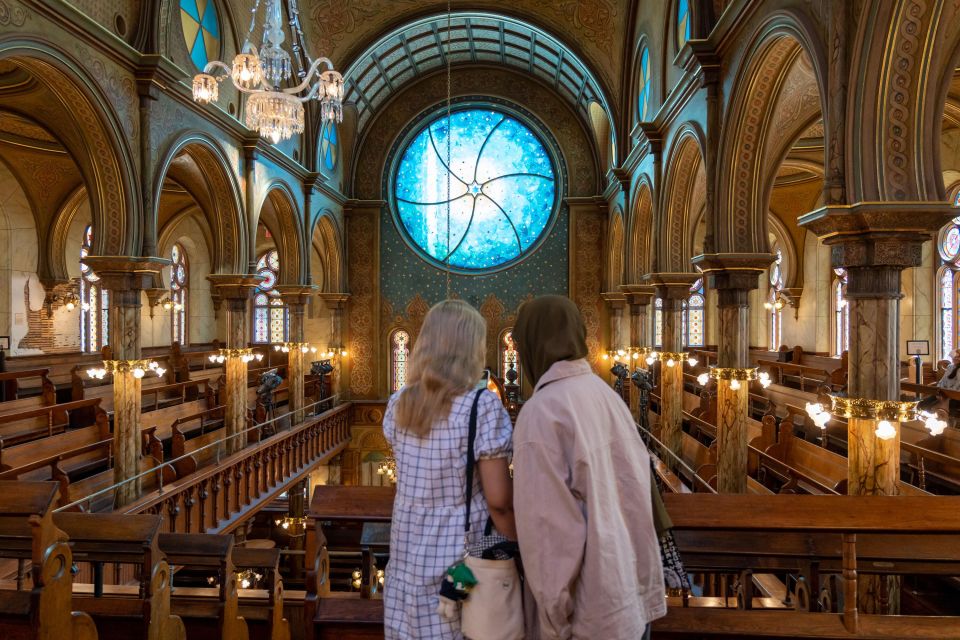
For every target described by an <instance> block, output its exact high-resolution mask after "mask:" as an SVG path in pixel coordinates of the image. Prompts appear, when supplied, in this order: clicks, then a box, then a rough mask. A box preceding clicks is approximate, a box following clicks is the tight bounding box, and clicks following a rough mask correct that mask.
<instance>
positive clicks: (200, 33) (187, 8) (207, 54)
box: [180, 0, 220, 71]
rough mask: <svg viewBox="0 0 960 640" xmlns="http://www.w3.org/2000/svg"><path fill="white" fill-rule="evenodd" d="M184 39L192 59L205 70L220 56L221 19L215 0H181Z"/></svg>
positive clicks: (198, 67)
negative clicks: (208, 64) (209, 63)
mask: <svg viewBox="0 0 960 640" xmlns="http://www.w3.org/2000/svg"><path fill="white" fill-rule="evenodd" d="M180 22H181V26H182V27H183V40H184V42H185V43H186V45H187V51H188V52H189V53H190V59H191V60H193V64H194V65H196V67H197V69H200V70H201V71H203V68H204V67H206V66H207V63H208V62H210V61H211V60H217V59H218V58H219V57H220V20H219V19H218V17H217V7H216V4H215V3H214V2H213V0H201V1H199V2H198V1H197V0H180Z"/></svg>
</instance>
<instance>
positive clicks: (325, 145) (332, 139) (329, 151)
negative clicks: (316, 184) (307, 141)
mask: <svg viewBox="0 0 960 640" xmlns="http://www.w3.org/2000/svg"><path fill="white" fill-rule="evenodd" d="M338 148H339V145H338V143H337V125H336V124H334V123H333V122H331V121H329V120H328V121H327V122H326V124H324V125H323V133H322V134H321V135H320V157H321V158H322V159H323V166H324V167H325V168H326V169H327V171H333V170H334V169H336V168H337V158H338V156H337V154H338V153H339V150H338Z"/></svg>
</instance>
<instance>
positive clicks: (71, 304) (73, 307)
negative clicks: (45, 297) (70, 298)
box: [66, 302, 77, 311]
mask: <svg viewBox="0 0 960 640" xmlns="http://www.w3.org/2000/svg"><path fill="white" fill-rule="evenodd" d="M66 307H67V311H73V310H74V309H76V307H77V305H75V304H73V302H68V303H67V305H66Z"/></svg>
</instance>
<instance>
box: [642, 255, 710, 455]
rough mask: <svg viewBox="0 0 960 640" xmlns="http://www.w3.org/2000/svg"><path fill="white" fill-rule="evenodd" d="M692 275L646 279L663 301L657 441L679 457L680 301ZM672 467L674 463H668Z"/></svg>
mask: <svg viewBox="0 0 960 640" xmlns="http://www.w3.org/2000/svg"><path fill="white" fill-rule="evenodd" d="M699 277H700V276H699V274H696V273H654V274H650V275H649V276H648V277H647V280H649V281H651V282H652V283H653V285H654V286H655V287H656V293H657V297H659V298H660V299H661V300H663V346H662V348H661V350H660V353H661V358H660V440H661V441H662V442H663V443H664V444H665V445H666V447H667V448H668V449H669V450H670V451H671V452H673V454H674V455H676V457H677V458H680V457H681V454H682V451H683V366H684V365H683V360H682V359H681V357H680V355H679V354H680V353H681V352H682V351H683V302H684V301H685V300H686V299H687V298H688V297H689V296H690V286H691V285H692V284H693V283H694V282H696V281H697V279H698V278H699ZM669 464H670V466H671V467H675V466H676V463H675V461H674V460H671V461H670V462H669Z"/></svg>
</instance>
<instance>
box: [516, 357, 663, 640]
mask: <svg viewBox="0 0 960 640" xmlns="http://www.w3.org/2000/svg"><path fill="white" fill-rule="evenodd" d="M513 447H514V457H513V466H514V510H515V512H516V518H517V533H518V535H519V538H520V553H521V556H522V558H523V566H524V569H525V571H526V574H527V579H528V581H529V585H530V588H531V590H532V591H533V595H534V598H535V599H536V601H537V606H538V608H539V613H540V615H539V619H540V626H541V630H540V631H541V635H540V637H541V638H544V639H554V638H556V639H561V640H566V639H567V638H577V639H583V640H588V639H589V640H619V639H622V640H635V639H636V638H640V637H641V636H642V635H643V632H644V628H645V626H646V624H647V623H648V622H650V621H652V620H655V619H657V618H660V617H662V616H664V615H666V612H667V608H666V600H665V598H664V583H663V567H662V565H661V561H660V547H659V544H658V542H657V536H656V533H655V531H654V526H653V517H652V513H651V504H650V495H651V494H650V481H651V479H650V457H649V454H648V453H647V449H646V447H645V446H644V445H643V442H642V441H641V440H640V436H639V435H638V434H637V430H636V427H635V425H634V421H633V418H632V417H631V415H630V411H629V409H628V408H627V406H626V405H625V404H624V403H623V400H621V399H620V398H619V397H618V396H617V395H616V394H615V393H614V392H613V390H612V389H611V388H610V387H609V386H608V385H607V384H606V383H604V382H603V380H601V379H600V378H599V377H597V376H596V375H594V373H593V371H592V370H591V369H590V365H589V364H587V362H586V360H575V361H560V362H556V363H554V364H553V366H551V367H550V369H549V370H548V371H547V373H546V374H544V376H543V377H542V378H541V379H540V381H539V382H538V384H537V387H536V389H535V392H534V395H533V396H532V397H531V399H530V400H529V401H528V402H527V403H526V404H525V405H524V406H523V410H522V411H521V412H520V416H519V418H518V420H517V426H516V431H515V432H514V442H513Z"/></svg>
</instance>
